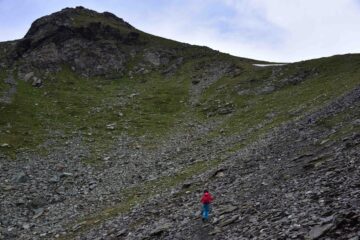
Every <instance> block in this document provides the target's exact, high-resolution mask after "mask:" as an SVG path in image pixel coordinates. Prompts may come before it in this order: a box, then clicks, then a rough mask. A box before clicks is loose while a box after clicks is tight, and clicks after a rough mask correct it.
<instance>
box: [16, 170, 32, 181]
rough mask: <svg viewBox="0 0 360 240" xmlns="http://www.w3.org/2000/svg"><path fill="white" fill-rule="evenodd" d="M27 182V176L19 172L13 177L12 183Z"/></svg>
mask: <svg viewBox="0 0 360 240" xmlns="http://www.w3.org/2000/svg"><path fill="white" fill-rule="evenodd" d="M28 180H29V176H28V175H27V174H26V173H24V172H20V173H19V174H18V175H17V176H15V177H14V181H15V182H17V183H26V182H27V181H28Z"/></svg>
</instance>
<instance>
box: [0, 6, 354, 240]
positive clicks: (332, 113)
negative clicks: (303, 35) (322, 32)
mask: <svg viewBox="0 0 360 240" xmlns="http://www.w3.org/2000/svg"><path fill="white" fill-rule="evenodd" d="M0 53H1V54H0V116H1V117H0V202H1V203H0V212H1V214H0V239H352V240H356V239H359V237H360V230H359V229H360V185H359V180H360V179H359V178H360V177H359V176H360V164H359V161H360V160H359V153H360V146H359V143H360V131H359V130H360V117H359V116H360V55H357V54H352V55H343V56H334V57H330V58H322V59H315V60H310V61H304V62H299V63H292V64H284V65H281V64H280V65H279V64H272V65H269V66H265V67H264V66H263V65H261V66H258V65H256V64H265V65H266V63H263V62H261V61H256V60H251V59H244V58H238V57H233V56H230V55H227V54H222V53H219V52H217V51H213V50H211V49H209V48H206V47H199V46H192V45H188V44H183V43H178V42H175V41H171V40H167V39H163V38H159V37H156V36H153V35H149V34H147V33H144V32H141V31H140V30H138V29H136V28H134V27H133V26H131V25H130V24H129V23H127V22H125V21H124V20H123V19H121V18H118V17H117V16H115V15H113V14H111V13H108V12H105V13H97V12H95V11H92V10H88V9H85V8H83V7H77V8H67V9H63V10H62V11H60V12H57V13H54V14H51V15H49V16H45V17H43V18H40V19H38V20H36V21H35V22H34V23H33V24H32V26H31V28H30V30H29V31H28V33H27V34H26V35H25V37H24V38H23V39H20V40H16V41H11V42H3V43H0ZM205 188H206V189H208V190H209V191H210V192H211V193H212V194H213V195H214V197H215V200H214V203H213V209H212V212H211V218H210V221H209V222H206V223H203V222H202V221H201V219H200V202H199V200H200V196H201V194H202V192H203V190H204V189H205Z"/></svg>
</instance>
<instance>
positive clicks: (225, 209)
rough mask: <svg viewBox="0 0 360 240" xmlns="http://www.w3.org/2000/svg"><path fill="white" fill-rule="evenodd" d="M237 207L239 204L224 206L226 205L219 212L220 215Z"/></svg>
mask: <svg viewBox="0 0 360 240" xmlns="http://www.w3.org/2000/svg"><path fill="white" fill-rule="evenodd" d="M236 209H238V207H237V206H232V205H227V206H224V207H222V208H221V210H220V212H219V215H223V214H226V213H231V212H233V211H235V210H236Z"/></svg>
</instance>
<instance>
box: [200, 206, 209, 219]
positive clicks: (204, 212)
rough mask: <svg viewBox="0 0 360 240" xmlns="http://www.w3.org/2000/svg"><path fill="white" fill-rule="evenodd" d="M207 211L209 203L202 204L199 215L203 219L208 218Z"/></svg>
mask: <svg viewBox="0 0 360 240" xmlns="http://www.w3.org/2000/svg"><path fill="white" fill-rule="evenodd" d="M209 212H210V204H203V206H202V211H201V216H202V218H203V219H204V220H208V219H209Z"/></svg>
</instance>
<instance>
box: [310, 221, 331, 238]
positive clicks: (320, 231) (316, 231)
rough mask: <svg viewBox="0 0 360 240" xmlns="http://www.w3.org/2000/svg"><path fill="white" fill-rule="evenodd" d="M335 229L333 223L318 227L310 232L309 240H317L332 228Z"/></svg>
mask: <svg viewBox="0 0 360 240" xmlns="http://www.w3.org/2000/svg"><path fill="white" fill-rule="evenodd" d="M332 227H333V224H332V223H329V224H326V225H317V226H315V227H313V228H312V229H311V231H310V232H309V239H311V240H315V239H318V238H319V237H321V236H322V235H324V234H325V233H326V232H327V231H328V230H329V229H330V228H332Z"/></svg>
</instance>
